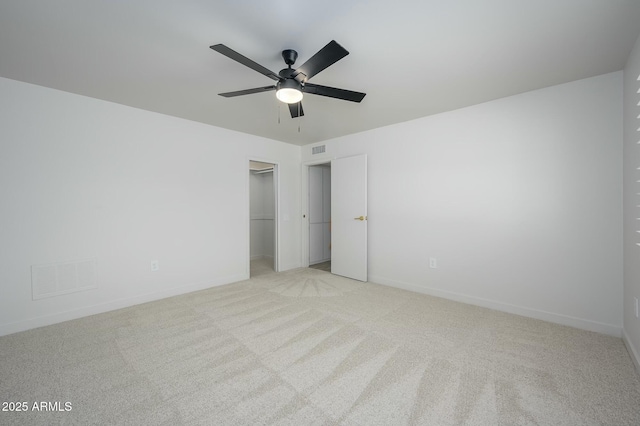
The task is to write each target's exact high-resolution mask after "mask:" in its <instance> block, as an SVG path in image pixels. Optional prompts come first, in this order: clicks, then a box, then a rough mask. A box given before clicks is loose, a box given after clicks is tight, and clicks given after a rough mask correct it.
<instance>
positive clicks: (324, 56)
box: [210, 40, 366, 118]
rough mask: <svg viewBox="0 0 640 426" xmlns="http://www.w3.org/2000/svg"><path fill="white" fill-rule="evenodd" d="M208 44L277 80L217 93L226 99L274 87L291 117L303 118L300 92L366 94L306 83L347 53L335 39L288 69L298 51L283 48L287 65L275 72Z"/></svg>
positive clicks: (355, 98)
mask: <svg viewBox="0 0 640 426" xmlns="http://www.w3.org/2000/svg"><path fill="white" fill-rule="evenodd" d="M210 47H211V49H213V50H215V51H216V52H218V53H222V54H223V55H225V56H226V57H228V58H230V59H233V60H234V61H237V62H240V63H241V64H242V65H244V66H247V67H249V68H251V69H252V70H254V71H257V72H259V73H260V74H262V75H265V76H267V77H269V78H270V79H272V80H275V81H277V83H276V84H275V85H273V86H264V87H256V88H254V89H246V90H238V91H236V92H226V93H219V95H220V96H224V97H225V98H232V97H235V96H242V95H250V94H252V93H260V92H268V91H271V90H275V91H276V97H277V98H278V99H279V100H280V101H282V102H284V103H286V104H289V112H290V113H291V118H296V117H302V116H303V115H304V111H303V110H302V102H301V101H302V96H303V95H302V94H303V93H310V94H312V95H320V96H327V97H329V98H336V99H342V100H345V101H351V102H360V101H362V99H363V98H364V97H365V95H366V93H360V92H354V91H351V90H345V89H337V88H335V87H327V86H320V85H318V84H312V83H308V80H309V79H310V78H311V77H313V76H314V75H316V74H318V73H319V72H320V71H323V70H324V69H326V68H328V67H329V66H331V65H333V64H334V63H336V62H338V61H339V60H340V59H342V58H344V57H345V56H347V55H348V54H349V52H348V51H347V50H346V49H345V48H344V47H342V46H340V45H339V44H338V43H336V41H335V40H331V41H330V42H329V43H328V44H327V45H326V46H325V47H323V48H322V49H320V50H319V51H318V52H317V53H316V54H315V55H313V56H312V57H311V58H310V59H309V60H308V61H307V62H305V63H304V64H302V66H300V67H299V68H297V69H293V68H291V65H293V64H294V63H295V62H296V59H297V58H298V52H296V51H295V50H292V49H286V50H283V51H282V58H283V59H284V62H285V64H287V66H288V68H284V69H282V70H280V72H279V73H278V74H276V73H274V72H273V71H270V70H269V69H267V68H265V67H263V66H262V65H260V64H258V63H256V62H254V61H252V60H251V59H249V58H247V57H246V56H243V55H241V54H240V53H238V52H236V51H235V50H232V49H230V48H228V47H227V46H225V45H224V44H214V45H213V46H210Z"/></svg>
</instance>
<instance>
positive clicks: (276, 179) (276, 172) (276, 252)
mask: <svg viewBox="0 0 640 426" xmlns="http://www.w3.org/2000/svg"><path fill="white" fill-rule="evenodd" d="M250 161H258V162H260V163H269V164H273V196H274V206H275V209H274V210H275V211H274V213H273V228H274V230H273V233H274V235H273V240H274V241H273V243H274V248H273V270H274V271H275V272H278V271H280V226H279V222H280V163H279V162H278V161H275V160H272V159H268V158H264V157H256V156H248V157H247V158H246V159H245V162H244V170H245V195H246V198H245V200H246V205H245V209H244V211H245V214H246V218H245V224H246V228H245V229H246V241H247V251H246V266H245V268H246V276H247V279H249V278H251V177H250V174H251V173H250V171H249V164H250V163H249V162H250Z"/></svg>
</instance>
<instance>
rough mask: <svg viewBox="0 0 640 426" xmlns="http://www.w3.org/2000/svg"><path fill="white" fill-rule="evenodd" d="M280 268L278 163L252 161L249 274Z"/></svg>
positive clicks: (250, 176) (250, 168)
mask: <svg viewBox="0 0 640 426" xmlns="http://www.w3.org/2000/svg"><path fill="white" fill-rule="evenodd" d="M277 270H278V166H277V164H275V163H269V162H264V161H256V160H249V276H250V277H254V276H258V275H264V274H268V273H272V272H275V271H277Z"/></svg>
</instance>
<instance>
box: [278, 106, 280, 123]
mask: <svg viewBox="0 0 640 426" xmlns="http://www.w3.org/2000/svg"><path fill="white" fill-rule="evenodd" d="M278 124H280V105H278Z"/></svg>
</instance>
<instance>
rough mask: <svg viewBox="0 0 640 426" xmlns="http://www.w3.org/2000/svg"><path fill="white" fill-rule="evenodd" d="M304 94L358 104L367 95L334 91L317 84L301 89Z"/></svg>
mask: <svg viewBox="0 0 640 426" xmlns="http://www.w3.org/2000/svg"><path fill="white" fill-rule="evenodd" d="M302 91H303V92H304V93H311V94H312V95H320V96H328V97H330V98H337V99H342V100H345V101H351V102H360V101H361V100H362V99H363V98H364V97H365V96H366V95H367V94H366V93H361V92H354V91H351V90H345V89H336V88H335V87H327V86H320V85H318V84H311V83H307V84H305V85H304V86H303V87H302Z"/></svg>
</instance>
